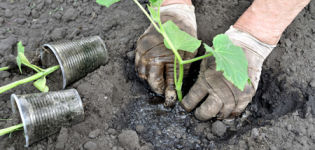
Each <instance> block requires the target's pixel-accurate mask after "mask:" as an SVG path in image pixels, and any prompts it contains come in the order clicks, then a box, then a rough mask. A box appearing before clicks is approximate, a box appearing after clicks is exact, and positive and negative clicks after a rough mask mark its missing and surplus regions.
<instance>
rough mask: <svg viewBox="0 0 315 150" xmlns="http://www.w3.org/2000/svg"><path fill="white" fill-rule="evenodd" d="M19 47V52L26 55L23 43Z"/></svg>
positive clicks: (19, 43) (18, 44)
mask: <svg viewBox="0 0 315 150" xmlns="http://www.w3.org/2000/svg"><path fill="white" fill-rule="evenodd" d="M17 47H18V52H19V53H23V54H24V46H23V44H22V42H21V41H19V42H18V43H17Z"/></svg>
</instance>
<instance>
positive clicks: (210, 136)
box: [207, 133, 214, 141]
mask: <svg viewBox="0 0 315 150" xmlns="http://www.w3.org/2000/svg"><path fill="white" fill-rule="evenodd" d="M207 139H208V140H209V141H211V140H213V139H214V135H213V134H212V133H208V134H207Z"/></svg>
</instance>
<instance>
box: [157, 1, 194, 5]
mask: <svg viewBox="0 0 315 150" xmlns="http://www.w3.org/2000/svg"><path fill="white" fill-rule="evenodd" d="M172 4H187V5H192V2H191V0H164V1H163V3H162V6H167V5H172Z"/></svg>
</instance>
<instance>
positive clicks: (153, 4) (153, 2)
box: [149, 0, 163, 7]
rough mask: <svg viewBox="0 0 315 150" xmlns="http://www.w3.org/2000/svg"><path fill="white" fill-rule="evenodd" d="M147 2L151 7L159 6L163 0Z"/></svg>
mask: <svg viewBox="0 0 315 150" xmlns="http://www.w3.org/2000/svg"><path fill="white" fill-rule="evenodd" d="M149 2H150V4H151V6H153V7H161V5H162V3H163V0H150V1H149Z"/></svg>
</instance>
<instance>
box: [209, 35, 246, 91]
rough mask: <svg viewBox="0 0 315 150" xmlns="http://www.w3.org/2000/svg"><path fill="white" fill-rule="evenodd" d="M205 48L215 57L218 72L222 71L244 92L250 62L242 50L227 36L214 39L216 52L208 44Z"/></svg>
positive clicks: (218, 36)
mask: <svg viewBox="0 0 315 150" xmlns="http://www.w3.org/2000/svg"><path fill="white" fill-rule="evenodd" d="M204 47H205V49H206V50H207V51H209V52H211V53H212V54H213V56H214V57H215V62H216V70H217V71H222V72H223V76H224V77H225V78H226V79H227V80H228V81H230V82H232V83H233V84H234V85H235V86H236V87H237V88H239V89H240V90H241V91H243V90H244V88H245V85H246V83H247V82H248V79H249V77H248V62H247V59H246V57H245V54H244V51H243V50H242V48H241V47H238V46H236V45H234V44H233V43H232V41H231V40H230V39H229V37H228V36H227V35H225V34H219V35H217V36H216V37H214V39H213V47H214V50H213V49H212V48H211V47H209V46H208V45H207V44H204Z"/></svg>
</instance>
